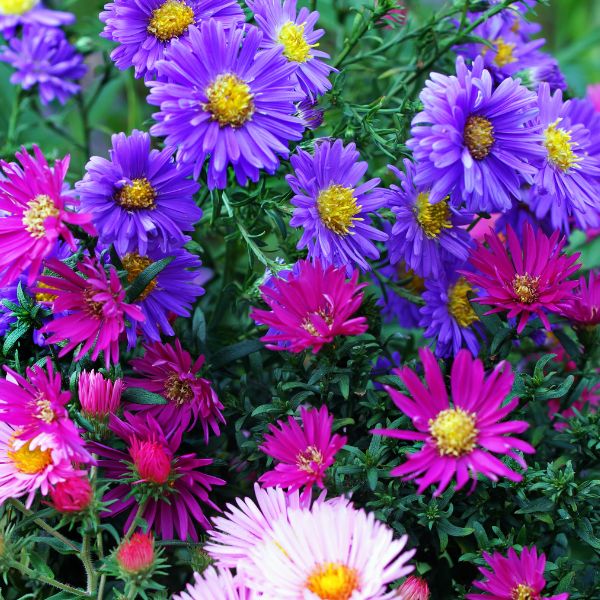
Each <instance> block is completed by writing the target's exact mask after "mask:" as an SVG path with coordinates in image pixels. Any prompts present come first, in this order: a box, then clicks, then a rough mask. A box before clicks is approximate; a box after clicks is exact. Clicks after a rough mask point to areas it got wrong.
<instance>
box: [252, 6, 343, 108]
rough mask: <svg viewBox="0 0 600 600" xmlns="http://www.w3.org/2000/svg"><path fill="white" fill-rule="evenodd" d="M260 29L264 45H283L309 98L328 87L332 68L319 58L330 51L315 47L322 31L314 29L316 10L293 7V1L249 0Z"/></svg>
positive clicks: (277, 46) (275, 46)
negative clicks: (326, 51) (298, 9)
mask: <svg viewBox="0 0 600 600" xmlns="http://www.w3.org/2000/svg"><path fill="white" fill-rule="evenodd" d="M247 4H248V6H249V7H250V9H251V10H252V11H253V12H254V13H255V17H254V18H255V19H256V22H257V23H258V25H259V27H260V29H261V31H262V32H263V39H262V44H261V46H262V47H263V48H282V49H283V56H284V57H285V58H286V59H287V60H288V61H289V62H290V63H292V64H293V65H295V67H296V71H295V73H294V75H295V77H296V78H297V79H298V85H299V86H300V89H301V90H302V91H303V92H304V93H305V94H306V95H307V96H309V97H310V98H312V97H314V96H320V95H322V94H324V93H325V92H326V91H327V90H329V89H331V82H330V81H329V79H328V77H329V74H330V73H331V71H333V70H334V69H333V67H330V66H329V65H328V64H326V63H324V62H323V61H322V60H319V59H320V58H329V54H326V53H325V52H322V51H321V50H316V49H315V48H316V47H317V46H318V45H319V43H318V40H319V39H321V37H322V36H323V34H324V33H325V32H324V31H323V30H322V29H317V30H315V28H314V27H315V25H316V23H317V20H318V19H319V13H318V12H317V11H313V12H310V11H309V10H308V8H301V9H300V11H299V12H297V10H296V4H297V2H296V0H248V2H247Z"/></svg>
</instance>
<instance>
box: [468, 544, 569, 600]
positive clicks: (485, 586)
mask: <svg viewBox="0 0 600 600" xmlns="http://www.w3.org/2000/svg"><path fill="white" fill-rule="evenodd" d="M483 557H484V558H485V560H486V562H487V564H488V566H489V567H490V568H489V569H486V568H485V567H480V568H479V571H480V572H481V574H482V575H483V576H484V577H485V579H484V580H483V581H474V582H473V585H474V586H475V587H477V588H479V589H480V590H482V591H483V592H485V593H483V594H467V595H466V596H465V598H467V600H503V599H504V598H515V599H517V600H527V599H528V598H531V599H532V600H533V599H535V600H538V599H539V600H567V599H568V598H569V594H567V593H563V594H556V595H555V596H542V592H543V591H544V587H545V585H546V580H545V579H544V567H545V566H546V555H545V554H544V553H542V554H540V555H539V556H538V552H537V548H536V547H535V546H533V547H531V548H523V550H522V551H521V554H520V556H519V555H517V553H516V552H515V549H514V548H510V549H509V550H508V556H502V554H500V553H499V552H495V553H494V554H491V555H490V554H488V553H487V552H484V553H483Z"/></svg>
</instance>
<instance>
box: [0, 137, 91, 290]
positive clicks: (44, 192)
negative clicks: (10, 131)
mask: <svg viewBox="0 0 600 600" xmlns="http://www.w3.org/2000/svg"><path fill="white" fill-rule="evenodd" d="M16 157H17V158H18V159H19V161H20V163H21V165H22V166H19V165H18V164H17V163H7V162H5V161H1V162H0V167H1V168H2V171H3V172H4V175H5V176H6V178H4V177H2V175H1V174H0V215H2V217H1V218H0V287H4V286H6V285H10V284H11V283H13V282H14V281H16V279H17V278H18V277H19V276H20V275H21V274H22V273H24V272H25V271H26V270H28V271H29V274H28V284H29V285H31V284H33V283H34V281H35V280H36V279H37V276H38V275H39V273H40V271H41V269H42V261H43V260H44V258H46V257H47V256H48V255H49V254H50V253H51V252H52V250H53V249H54V248H55V246H56V243H57V242H58V240H59V239H60V238H62V239H63V240H65V241H66V242H67V243H68V244H69V245H70V246H71V248H73V250H75V248H76V245H75V239H74V238H73V234H72V233H71V232H70V231H69V229H68V227H67V225H80V226H82V227H84V228H85V229H86V230H89V232H90V233H92V232H93V229H90V226H89V223H90V216H89V215H85V214H78V213H77V212H76V210H77V209H78V201H77V200H75V199H74V198H73V197H72V196H70V195H69V194H68V192H67V191H66V186H65V176H66V174H67V170H68V168H69V160H70V159H69V157H68V156H67V157H66V158H63V159H62V160H57V161H56V164H55V165H54V167H50V166H49V165H48V163H47V161H46V159H45V158H44V155H43V154H42V151H41V150H40V149H39V148H38V147H37V146H34V147H33V156H31V155H30V154H29V153H28V152H27V151H26V150H25V148H23V149H22V150H21V152H17V154H16Z"/></svg>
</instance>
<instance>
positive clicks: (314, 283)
mask: <svg viewBox="0 0 600 600" xmlns="http://www.w3.org/2000/svg"><path fill="white" fill-rule="evenodd" d="M357 281H358V271H357V270H355V271H354V273H353V275H352V278H351V279H349V280H346V270H345V268H339V269H336V268H334V267H333V266H328V267H325V266H324V265H323V264H322V263H321V262H320V261H319V260H316V261H315V262H314V264H313V263H310V262H309V261H307V260H301V261H299V262H298V263H297V265H296V267H295V268H294V271H293V272H292V273H288V274H287V277H286V278H272V279H270V280H269V282H268V283H267V284H265V285H263V286H262V287H261V288H260V291H261V293H262V297H263V300H264V301H265V302H266V303H267V304H268V305H269V307H270V308H271V310H270V311H267V310H260V309H258V308H254V309H253V310H252V313H251V314H250V316H251V317H252V318H253V319H254V320H255V321H256V322H257V323H258V324H261V325H269V326H270V329H269V331H268V332H267V335H265V336H264V337H262V338H261V340H262V341H263V342H265V343H266V346H267V348H269V349H270V350H289V351H290V352H302V350H305V349H306V348H310V347H311V346H312V351H313V353H314V354H316V353H317V352H319V350H320V349H321V348H322V347H323V345H324V344H329V343H331V342H332V341H333V339H334V338H335V337H336V336H337V335H358V334H360V333H364V332H365V331H367V320H366V319H365V317H353V316H352V315H354V314H355V313H356V311H357V310H358V309H359V308H360V305H361V302H362V299H363V294H362V292H361V293H359V291H360V290H361V289H362V288H363V287H365V286H366V284H364V283H361V284H358V283H357Z"/></svg>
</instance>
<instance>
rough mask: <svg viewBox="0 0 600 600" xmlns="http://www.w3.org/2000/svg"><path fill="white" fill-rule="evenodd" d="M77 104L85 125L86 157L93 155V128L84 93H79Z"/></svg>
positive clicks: (82, 123) (83, 125) (84, 142)
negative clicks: (91, 145)
mask: <svg viewBox="0 0 600 600" xmlns="http://www.w3.org/2000/svg"><path fill="white" fill-rule="evenodd" d="M77 106H78V107H79V114H80V115H81V125H82V127H83V145H84V147H85V156H86V159H87V158H89V157H90V155H91V149H90V137H91V128H90V122H89V118H88V109H87V106H86V105H85V102H84V99H83V94H81V93H79V94H77Z"/></svg>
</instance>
